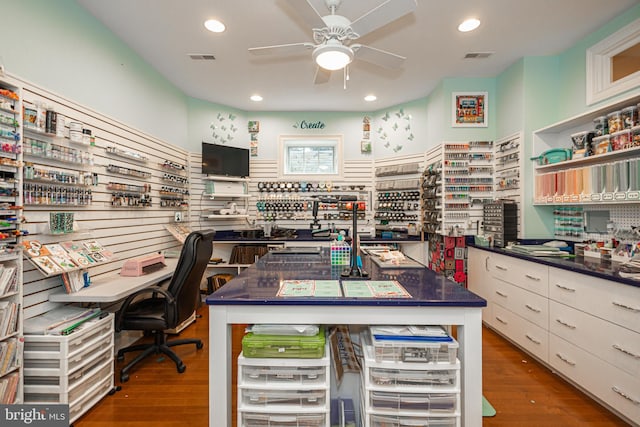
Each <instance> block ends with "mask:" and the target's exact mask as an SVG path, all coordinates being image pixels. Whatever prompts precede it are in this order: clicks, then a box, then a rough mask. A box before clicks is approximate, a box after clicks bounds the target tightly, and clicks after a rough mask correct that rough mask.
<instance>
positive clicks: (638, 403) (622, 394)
mask: <svg viewBox="0 0 640 427" xmlns="http://www.w3.org/2000/svg"><path fill="white" fill-rule="evenodd" d="M611 390H613V391H614V392H615V393H618V394H619V395H620V396H622V397H624V398H625V399H627V400H628V401H630V402H631V403H633V404H634V405H640V400H636V399H634V398H633V397H631V396H629V395H628V394H627V393H625V392H623V391H622V390H620V389H619V388H618V387H616V386H613V387H611Z"/></svg>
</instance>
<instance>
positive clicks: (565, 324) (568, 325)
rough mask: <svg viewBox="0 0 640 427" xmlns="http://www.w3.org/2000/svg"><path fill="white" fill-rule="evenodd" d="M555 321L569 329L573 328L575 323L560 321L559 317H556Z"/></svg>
mask: <svg viewBox="0 0 640 427" xmlns="http://www.w3.org/2000/svg"><path fill="white" fill-rule="evenodd" d="M556 322H558V323H560V324H561V325H562V326H566V327H567V328H569V329H575V328H576V326H575V325H570V324H569V323H567V322H564V321H562V320H560V319H556Z"/></svg>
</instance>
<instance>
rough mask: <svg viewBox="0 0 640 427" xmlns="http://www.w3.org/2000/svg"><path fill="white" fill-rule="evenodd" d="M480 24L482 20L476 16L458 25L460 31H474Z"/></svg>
mask: <svg viewBox="0 0 640 427" xmlns="http://www.w3.org/2000/svg"><path fill="white" fill-rule="evenodd" d="M479 26H480V20H479V19H476V18H470V19H466V20H465V21H464V22H463V23H462V24H460V25H458V31H460V32H462V33H466V32H468V31H473V30H475V29H476V28H478V27H479Z"/></svg>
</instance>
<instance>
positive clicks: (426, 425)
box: [369, 414, 459, 427]
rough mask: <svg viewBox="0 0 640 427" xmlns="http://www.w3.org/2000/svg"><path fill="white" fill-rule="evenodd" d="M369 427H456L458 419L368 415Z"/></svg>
mask: <svg viewBox="0 0 640 427" xmlns="http://www.w3.org/2000/svg"><path fill="white" fill-rule="evenodd" d="M369 420H370V422H369V426H370V427H456V426H458V425H459V424H458V420H459V419H458V418H452V417H448V418H436V417H410V416H399V415H379V414H370V415H369Z"/></svg>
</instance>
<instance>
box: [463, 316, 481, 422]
mask: <svg viewBox="0 0 640 427" xmlns="http://www.w3.org/2000/svg"><path fill="white" fill-rule="evenodd" d="M458 342H459V344H460V351H459V352H460V353H461V354H459V358H460V361H461V362H462V384H461V385H462V396H461V400H462V405H463V407H462V425H463V426H464V427H481V426H482V311H481V310H468V311H467V312H466V314H465V323H464V326H458Z"/></svg>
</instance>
